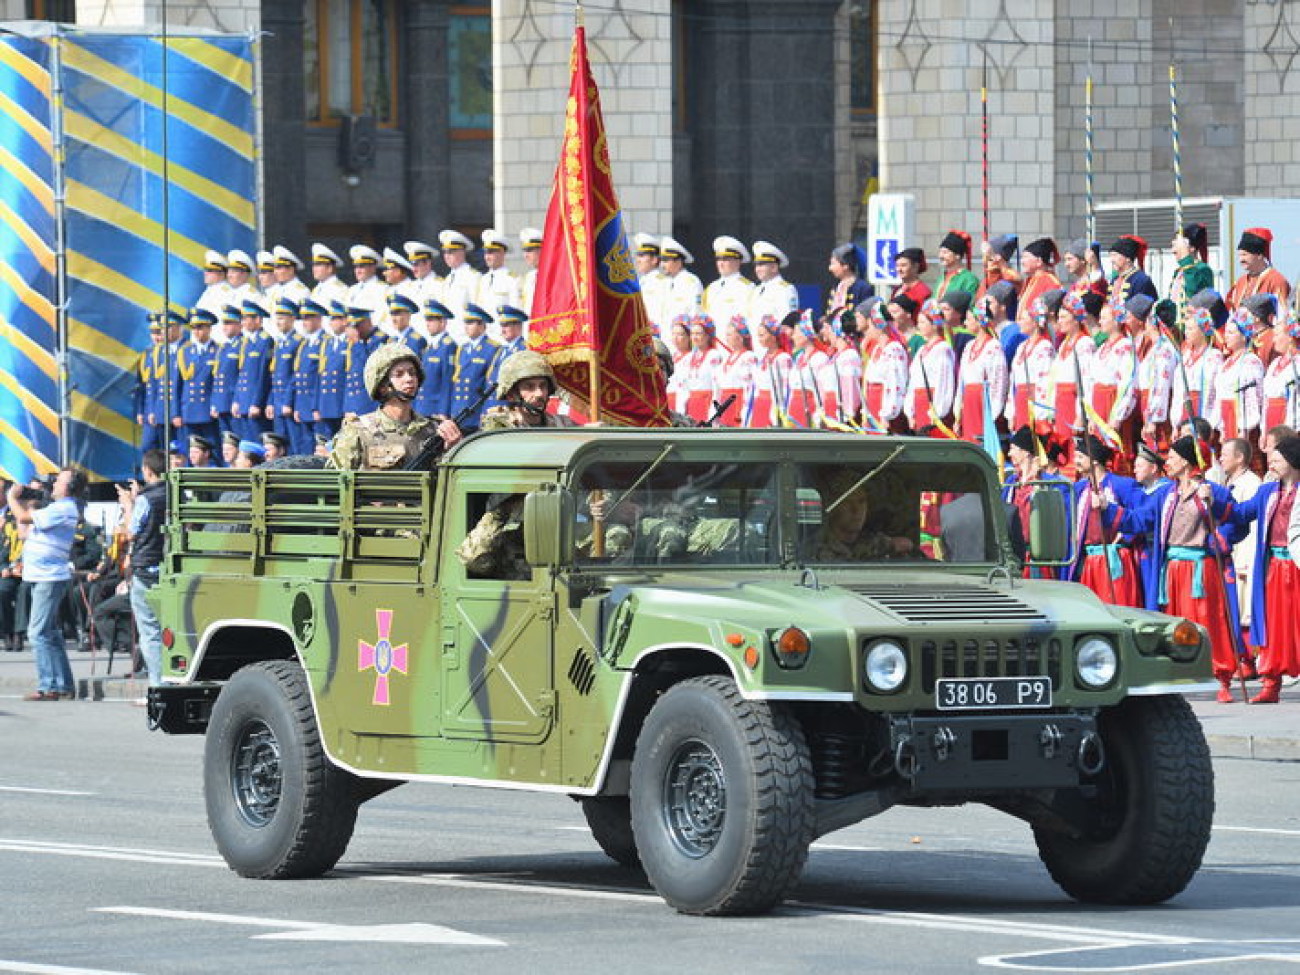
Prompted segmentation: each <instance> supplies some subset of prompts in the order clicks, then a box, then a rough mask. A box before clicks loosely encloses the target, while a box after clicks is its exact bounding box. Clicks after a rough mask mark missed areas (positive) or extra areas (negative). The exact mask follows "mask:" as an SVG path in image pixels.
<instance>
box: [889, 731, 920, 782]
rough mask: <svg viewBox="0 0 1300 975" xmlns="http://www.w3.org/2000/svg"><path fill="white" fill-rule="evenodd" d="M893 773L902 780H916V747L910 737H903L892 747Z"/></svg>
mask: <svg viewBox="0 0 1300 975" xmlns="http://www.w3.org/2000/svg"><path fill="white" fill-rule="evenodd" d="M894 771H895V772H897V773H898V774H899V776H900V777H901V778H904V779H908V780H911V779H914V778H916V772H917V763H916V745H914V744H912V738H911V736H910V735H903V736H902V737H901V738H899V739H898V744H896V745H895V746H894Z"/></svg>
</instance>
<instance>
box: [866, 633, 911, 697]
mask: <svg viewBox="0 0 1300 975" xmlns="http://www.w3.org/2000/svg"><path fill="white" fill-rule="evenodd" d="M862 676H863V678H864V679H865V680H866V682H867V687H868V689H870V690H873V691H879V692H880V693H882V694H892V693H893V692H894V691H896V690H898V689H899V688H900V687H902V686H903V681H905V680H907V653H906V651H904V650H903V648H902V647H900V646H899V645H898V644H897V643H894V642H893V641H892V640H880V641H878V642H876V643H873V644H872V645H871V646H870V647H868V648H867V655H866V658H865V659H864V660H863V667H862Z"/></svg>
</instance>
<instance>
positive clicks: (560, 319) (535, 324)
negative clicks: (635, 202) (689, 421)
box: [528, 27, 670, 427]
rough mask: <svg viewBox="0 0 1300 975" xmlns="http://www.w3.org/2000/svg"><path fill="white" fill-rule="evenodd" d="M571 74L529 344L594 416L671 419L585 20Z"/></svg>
mask: <svg viewBox="0 0 1300 975" xmlns="http://www.w3.org/2000/svg"><path fill="white" fill-rule="evenodd" d="M569 76H570V81H569V101H568V107H567V110H566V111H565V116H564V142H563V144H562V145H561V147H560V162H559V165H558V166H556V169H555V187H554V189H553V190H552V193H551V204H550V207H549V209H548V210H547V211H546V228H545V230H544V232H543V241H544V243H543V244H542V256H541V261H540V263H539V265H538V268H537V288H536V291H535V292H534V296H533V307H532V317H531V318H530V320H529V325H528V329H529V334H528V346H529V348H531V349H535V350H536V351H538V352H540V353H542V354H543V355H545V356H546V358H547V359H548V360H550V363H551V365H552V367H553V368H554V369H555V375H556V378H557V379H558V380H559V382H560V385H561V386H563V387H564V388H565V389H566V390H568V392H569V394H570V396H571V397H572V399H573V400H574V403H575V405H576V406H577V407H578V408H579V409H581V410H583V411H584V412H586V413H588V415H590V416H591V418H592V419H593V420H602V419H607V420H611V421H614V422H617V423H624V424H627V425H629V426H640V427H651V426H668V425H669V423H670V420H669V417H668V393H667V389H666V386H665V378H664V375H663V373H662V371H661V370H660V368H659V363H658V361H657V360H656V358H655V354H654V329H653V327H652V326H651V324H650V321H649V318H648V317H647V316H646V310H645V302H644V301H643V300H642V298H641V285H640V283H639V282H638V280H637V275H636V268H635V266H634V265H633V263H632V254H631V251H630V250H629V249H628V246H627V235H626V234H625V233H624V231H623V216H622V212H621V211H620V210H619V208H618V200H617V199H616V198H615V196H614V181H613V179H612V177H611V176H610V170H609V148H608V146H607V145H606V142H605V122H604V119H603V118H602V116H601V112H600V93H599V92H598V91H597V90H596V81H595V79H594V78H593V77H592V75H591V64H590V63H589V62H588V60H587V36H586V32H585V29H584V28H582V27H579V28H577V30H576V32H575V33H574V37H573V52H572V54H571V55H570V57H569ZM593 397H595V398H597V400H598V402H597V403H596V404H595V405H593V404H592V399H593Z"/></svg>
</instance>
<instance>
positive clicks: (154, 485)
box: [117, 449, 167, 687]
mask: <svg viewBox="0 0 1300 975" xmlns="http://www.w3.org/2000/svg"><path fill="white" fill-rule="evenodd" d="M140 470H141V472H142V473H143V474H144V487H143V488H142V487H140V485H139V484H137V483H136V482H135V481H132V482H131V487H130V489H127V488H124V487H121V486H120V485H119V486H118V489H117V501H118V504H120V505H121V506H122V524H123V525H124V526H125V528H126V533H127V535H129V536H130V538H131V555H130V564H129V567H128V572H129V574H130V576H131V611H132V613H133V614H134V615H135V627H136V630H137V631H138V632H139V634H140V656H141V657H142V658H143V659H144V665H145V668H146V669H147V670H148V671H149V685H150V686H151V687H152V686H156V685H158V684H160V683H162V650H163V647H162V629H161V628H160V627H159V625H158V617H157V615H155V613H154V611H153V608H152V607H151V606H150V605H149V603H148V601H147V600H146V599H145V594H146V593H147V592H148V591H149V590H150V589H152V588H153V587H154V586H156V585H158V570H159V568H161V566H162V557H163V524H164V523H165V522H166V521H167V483H166V481H164V480H163V475H164V474H165V473H166V472H167V455H166V454H164V453H163V452H162V451H161V450H157V449H154V450H146V451H145V452H144V456H143V457H142V458H141V459H140Z"/></svg>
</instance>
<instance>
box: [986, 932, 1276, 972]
mask: <svg viewBox="0 0 1300 975" xmlns="http://www.w3.org/2000/svg"><path fill="white" fill-rule="evenodd" d="M1297 943H1300V942H1297V941H1296V940H1294V939H1280V938H1278V939H1263V940H1247V941H1215V940H1211V939H1208V938H1187V939H1184V940H1183V941H1181V942H1179V943H1178V944H1174V945H1170V946H1168V947H1170V948H1171V949H1177V948H1180V947H1181V948H1191V949H1197V948H1200V949H1201V950H1202V951H1204V952H1205V954H1202V955H1199V956H1197V957H1191V958H1188V957H1183V958H1178V957H1174V958H1171V959H1170V960H1168V961H1161V960H1157V961H1136V962H1132V963H1130V964H1121V965H1107V966H1105V967H1103V966H1102V965H1101V964H1099V963H1097V962H1092V963H1090V964H1088V965H1087V966H1086V967H1079V966H1078V965H1074V966H1069V967H1066V966H1065V965H1063V964H1061V963H1060V962H1055V963H1054V962H1053V959H1055V958H1057V957H1058V956H1061V955H1066V956H1069V955H1084V954H1086V953H1087V952H1090V951H1112V950H1113V949H1115V948H1151V947H1153V946H1152V945H1149V944H1141V943H1128V944H1118V945H1081V946H1079V947H1078V948H1049V949H1047V950H1044V951H1020V952H1015V953H1014V954H1006V955H985V956H983V957H982V958H979V959H978V961H979V963H980V964H981V965H984V966H986V967H988V968H1009V969H1014V970H1016V971H1040V972H1088V973H1090V975H1091V973H1097V972H1152V971H1163V970H1165V969H1170V968H1190V967H1192V966H1195V965H1200V966H1210V965H1213V966H1215V967H1216V968H1217V967H1221V966H1223V965H1226V964H1230V963H1233V962H1251V961H1262V962H1275V961H1289V962H1300V953H1294V952H1285V953H1280V954H1277V953H1272V952H1261V951H1258V948H1259V947H1261V946H1265V945H1270V944H1283V945H1295V944H1297ZM1234 945H1241V946H1242V952H1241V953H1240V954H1236V955H1234V954H1231V953H1230V952H1229V951H1225V950H1224V949H1231V948H1232V946H1234ZM1251 949H1255V950H1251ZM1030 959H1035V960H1038V959H1041V961H1040V962H1039V964H1034V963H1033V962H1032V961H1030Z"/></svg>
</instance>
